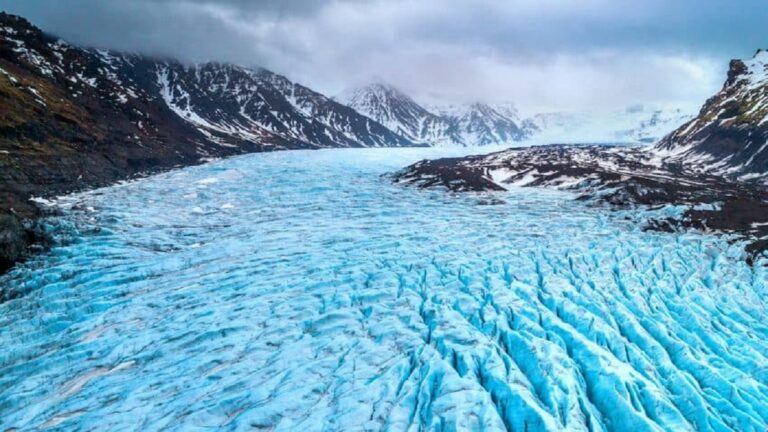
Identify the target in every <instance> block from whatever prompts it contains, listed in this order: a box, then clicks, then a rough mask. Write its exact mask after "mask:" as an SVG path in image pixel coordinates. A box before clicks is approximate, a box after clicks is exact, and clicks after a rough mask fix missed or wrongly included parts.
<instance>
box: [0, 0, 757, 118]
mask: <svg viewBox="0 0 768 432" xmlns="http://www.w3.org/2000/svg"><path fill="white" fill-rule="evenodd" d="M0 8H1V9H4V10H6V11H8V12H11V13H17V14H20V15H23V16H25V17H26V18H28V19H30V20H31V21H32V22H33V23H34V24H36V25H38V26H40V27H41V28H43V29H44V30H46V31H48V32H50V33H54V34H56V35H58V36H61V37H62V38H64V39H67V40H69V41H72V42H76V43H81V44H87V45H93V46H98V47H103V48H112V49H119V50H127V51H139V52H144V53H149V54H157V55H171V56H174V57H177V58H179V59H181V60H184V61H206V60H218V61H229V62H235V63H239V64H243V65H258V66H263V67H266V68H268V69H271V70H273V71H275V72H278V73H281V74H284V75H286V76H288V77H289V78H291V79H294V80H296V81H299V82H301V83H303V84H306V85H308V86H310V87H313V88H315V89H317V90H319V91H322V92H325V93H327V94H329V95H334V94H337V93H339V92H341V91H343V90H345V89H346V88H348V87H351V86H356V85H360V84H363V83H366V82H370V81H382V82H388V83H391V84H394V85H395V86H397V87H399V88H401V89H402V90H404V91H406V92H408V93H410V94H412V95H413V96H415V97H416V98H417V99H421V100H423V101H425V102H469V101H487V102H506V101H509V102H514V103H516V104H517V105H518V106H519V107H520V108H522V109H523V110H524V111H526V112H533V111H551V110H572V109H611V110H612V109H621V108H623V107H626V106H629V105H635V104H657V105H679V106H688V107H690V106H698V105H700V104H701V103H702V102H703V101H704V100H705V99H706V98H707V97H708V96H710V95H711V94H712V93H713V92H714V91H716V90H717V89H718V88H719V87H720V86H721V84H722V82H723V81H724V79H725V72H726V70H727V66H728V60H729V59H731V58H744V57H751V56H752V54H753V53H754V51H755V50H756V49H757V48H759V47H768V25H766V23H768V5H766V0H738V1H733V0H578V1H577V0H472V1H470V0H418V1H406V0H251V1H246V0H66V1H64V0H0Z"/></svg>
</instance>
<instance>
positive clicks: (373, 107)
mask: <svg viewBox="0 0 768 432" xmlns="http://www.w3.org/2000/svg"><path fill="white" fill-rule="evenodd" d="M339 99H340V100H341V101H343V102H344V103H346V104H347V105H348V106H350V107H351V108H353V109H355V110H356V111H357V112H359V113H361V114H364V115H366V116H368V117H370V118H372V119H374V120H376V121H378V122H379V123H381V124H383V125H385V126H386V127H388V128H389V129H390V130H392V131H394V132H396V133H398V134H400V135H402V136H403V137H405V138H407V139H409V140H411V141H413V142H416V143H420V144H429V145H445V144H458V143H459V137H458V135H457V133H456V131H455V130H454V127H453V125H452V124H451V123H450V121H448V119H446V118H443V117H441V116H439V115H436V114H433V113H431V112H429V111H428V110H427V109H426V108H424V107H422V106H421V105H419V104H418V103H416V101H414V100H413V99H411V98H410V97H409V96H407V95H406V94H404V93H403V92H401V91H399V90H397V89H396V88H394V87H392V86H388V85H385V84H371V85H368V86H365V87H362V88H358V89H354V90H351V91H349V92H347V93H346V94H344V95H342V96H340V97H339Z"/></svg>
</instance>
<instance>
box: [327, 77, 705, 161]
mask: <svg viewBox="0 0 768 432" xmlns="http://www.w3.org/2000/svg"><path fill="white" fill-rule="evenodd" d="M339 100H340V101H342V102H343V103H346V104H347V105H349V106H350V107H352V108H354V109H355V110H357V111H358V112H360V113H362V114H364V115H366V116H368V117H371V118H372V119H374V120H376V121H378V122H379V123H382V124H384V125H385V126H387V127H388V128H390V129H391V130H393V131H394V132H396V133H398V134H400V135H402V136H403V137H405V138H407V139H409V140H411V141H414V142H417V143H421V144H426V145H460V146H475V145H504V144H507V145H515V144H519V143H521V142H535V143H541V144H544V143H598V142H610V143H620V142H644V143H653V142H656V141H658V140H659V139H661V138H662V137H664V136H665V135H666V134H668V133H669V132H671V131H672V130H674V129H675V128H676V127H678V126H679V125H681V124H682V123H684V122H686V121H688V120H690V119H691V118H693V116H694V113H693V112H689V111H687V110H684V109H680V108H667V107H663V108H658V107H647V106H643V105H635V106H631V107H628V108H627V109H624V110H620V111H612V112H590V111H584V112H565V111H562V112H546V113H537V114H533V115H531V116H530V117H527V118H525V117H523V116H522V115H521V114H520V112H519V111H518V110H517V108H515V106H514V104H512V103H506V104H484V103H474V104H465V105H461V104H459V105H421V104H419V103H418V102H416V101H415V100H414V99H413V98H411V97H410V96H408V95H406V94H405V93H403V92H402V91H399V90H398V89H396V88H394V87H392V86H389V85H385V84H372V85H368V86H365V87H361V88H358V89H355V90H353V91H350V92H347V93H346V94H344V95H342V96H341V97H339Z"/></svg>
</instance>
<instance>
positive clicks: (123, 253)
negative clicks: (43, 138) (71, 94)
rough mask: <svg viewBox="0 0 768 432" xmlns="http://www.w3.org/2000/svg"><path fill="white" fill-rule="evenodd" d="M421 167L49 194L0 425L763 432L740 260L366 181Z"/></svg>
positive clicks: (200, 170) (220, 167)
mask: <svg viewBox="0 0 768 432" xmlns="http://www.w3.org/2000/svg"><path fill="white" fill-rule="evenodd" d="M434 151H435V150H428V149H427V150H423V149H422V150H418V149H416V150H415V149H400V150H393V149H389V150H327V151H326V150H323V151H316V152H303V151H300V152H283V153H271V154H256V155H248V156H242V157H236V158H232V159H228V160H223V161H214V162H211V163H209V164H206V165H203V166H198V167H192V168H187V169H182V170H178V171H174V172H170V173H165V174H161V175H157V176H154V177H151V178H147V179H143V180H140V181H135V182H130V183H126V184H121V185H118V186H114V187H110V188H105V189H100V190H97V191H93V192H89V193H83V194H77V195H71V196H68V197H63V198H61V199H59V200H58V201H57V205H58V206H59V207H61V208H63V209H64V212H63V215H62V216H58V217H55V218H52V219H51V221H50V224H51V229H53V230H55V231H54V232H56V233H57V236H59V238H60V240H61V241H60V244H58V245H57V246H56V247H54V248H53V249H52V250H51V251H50V252H48V253H45V254H42V255H39V256H37V257H36V258H34V259H32V260H30V261H28V262H27V263H25V264H24V265H22V266H19V267H17V268H16V269H14V270H13V271H12V272H11V273H9V274H7V275H5V276H3V277H2V278H0V287H1V288H2V289H3V290H6V292H13V293H15V295H16V298H14V299H12V300H10V301H7V302H5V303H3V304H0V347H1V348H0V430H9V429H10V430H63V431H64V430H66V431H71V430H82V431H117V430H141V431H151V430H170V431H176V430H227V431H229V430H270V431H295V430H299V431H319V430H344V431H354V430H395V431H421V430H448V431H450V430H473V431H474V430H505V429H506V430H512V431H564V430H568V431H593V432H598V431H632V432H642V431H686V430H699V431H760V432H765V430H766V425H767V424H768V319H767V318H768V312H767V310H766V306H767V305H768V297H767V296H766V286H767V285H768V277H767V276H768V275H767V274H766V268H765V267H764V266H762V265H756V266H754V267H749V266H748V265H746V264H745V263H744V260H743V249H742V247H743V245H741V244H738V243H735V244H731V243H729V241H728V240H729V239H727V238H723V237H719V236H710V235H704V234H698V233H695V232H690V233H679V234H663V233H650V232H643V231H642V229H641V226H640V224H638V223H637V220H638V218H640V219H641V218H642V213H640V212H641V211H640V210H638V211H631V212H630V211H627V212H609V211H606V209H604V208H599V207H594V206H589V205H588V204H586V203H582V202H579V201H575V200H573V196H572V195H570V194H568V193H565V192H559V191H551V190H543V189H515V190H512V191H509V192H504V193H497V194H495V195H492V196H489V195H458V196H456V195H451V194H449V193H446V192H443V191H424V190H418V189H414V188H405V187H400V186H397V185H393V184H391V182H390V181H389V179H388V178H387V177H385V176H384V177H383V176H382V174H385V173H387V172H391V171H393V170H396V169H398V168H400V167H402V166H405V165H407V164H409V163H411V162H414V161H416V160H418V159H420V158H422V157H425V156H430V155H432V154H433V153H434ZM430 152H432V153H430ZM671 211H674V209H673V210H671Z"/></svg>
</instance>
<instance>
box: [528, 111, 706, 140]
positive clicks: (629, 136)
mask: <svg viewBox="0 0 768 432" xmlns="http://www.w3.org/2000/svg"><path fill="white" fill-rule="evenodd" d="M691 118H693V113H691V112H689V111H687V110H684V109H681V108H655V107H645V106H642V105H637V106H632V107H629V108H627V109H625V110H620V111H611V112H604V113H601V112H550V113H540V114H535V115H533V116H532V117H530V118H528V119H526V120H525V122H524V125H525V126H526V127H527V128H530V129H533V130H535V132H533V137H534V139H535V140H536V141H539V142H557V143H602V142H610V143H620V142H640V143H655V142H656V141H658V140H660V139H661V138H663V137H664V136H665V135H667V134H668V133H670V132H671V131H672V130H674V129H675V128H676V127H678V126H680V125H681V124H683V123H685V122H686V121H688V120H690V119H691Z"/></svg>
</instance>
